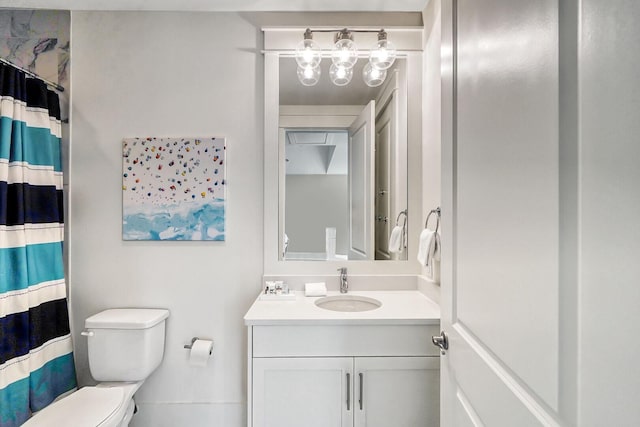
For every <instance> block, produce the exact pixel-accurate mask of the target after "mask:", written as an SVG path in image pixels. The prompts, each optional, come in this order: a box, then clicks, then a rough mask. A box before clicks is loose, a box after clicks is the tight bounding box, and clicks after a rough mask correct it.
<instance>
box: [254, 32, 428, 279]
mask: <svg viewBox="0 0 640 427" xmlns="http://www.w3.org/2000/svg"><path fill="white" fill-rule="evenodd" d="M263 31H265V52H264V242H263V244H264V247H263V251H264V252H263V253H264V255H263V256H264V273H263V274H264V275H304V276H314V275H316V276H319V275H335V274H337V273H336V269H337V268H339V267H347V268H348V269H349V274H356V275H371V274H374V275H402V274H406V275H419V274H420V272H421V269H420V265H419V263H418V262H417V260H416V254H417V249H418V236H419V232H420V230H422V227H423V222H424V221H423V218H421V217H420V216H421V212H422V200H421V194H422V178H421V177H422V149H421V147H422V98H423V94H422V45H421V43H420V46H419V47H418V48H417V49H416V48H415V46H414V45H415V43H414V44H413V45H411V44H410V46H409V49H408V48H407V47H406V46H407V44H406V43H405V44H404V45H403V44H402V43H401V44H399V45H398V54H399V56H402V57H403V58H405V59H406V61H407V85H408V87H409V88H411V89H410V91H409V92H410V93H412V94H415V93H418V94H420V95H421V96H410V97H409V98H408V100H407V102H408V104H407V153H408V159H407V176H408V177H409V179H408V182H407V200H408V210H409V215H408V216H409V221H408V248H407V250H408V252H407V253H408V255H407V256H408V259H407V260H403V261H392V260H384V261H380V260H378V261H375V260H371V261H364V260H346V261H345V260H328V261H304V260H281V259H279V258H280V257H279V252H278V250H279V249H278V248H279V247H280V246H281V242H280V240H281V238H280V237H279V236H280V232H279V230H280V229H281V227H282V226H283V224H281V222H282V221H281V218H282V216H280V215H279V209H280V202H279V200H280V199H279V195H280V194H281V192H282V191H284V179H282V175H283V171H281V170H280V168H279V163H280V162H279V132H280V127H279V116H280V103H279V71H280V58H281V57H282V56H292V55H293V51H294V50H293V48H285V49H283V48H280V49H273V50H269V47H270V46H269V45H270V43H269V37H268V33H267V32H268V31H269V30H268V29H264V28H263ZM273 31H276V32H277V33H276V34H277V35H278V37H282V32H283V30H282V29H281V28H280V29H276V30H273ZM301 31H302V32H304V29H302V30H301ZM407 31H409V30H407ZM411 31H413V32H415V34H414V35H416V34H418V35H419V37H420V40H421V37H422V29H421V28H420V29H419V30H418V29H413V30H411ZM302 32H300V30H299V29H295V31H293V32H292V33H291V35H292V41H291V42H290V43H291V44H290V46H295V42H297V41H298V39H299V37H300V34H302ZM403 34H404V33H403ZM389 37H390V38H391V37H392V36H391V35H390V36H389ZM394 41H395V39H394ZM412 46H413V47H414V48H413V49H410V47H412ZM401 49H403V50H401ZM411 177H416V178H415V179H411Z"/></svg>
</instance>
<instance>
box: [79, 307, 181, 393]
mask: <svg viewBox="0 0 640 427" xmlns="http://www.w3.org/2000/svg"><path fill="white" fill-rule="evenodd" d="M167 317H169V310H166V309H156V308H115V309H110V310H105V311H102V312H100V313H98V314H95V315H93V316H91V317H89V318H88V319H87V320H85V324H84V325H85V328H86V331H85V332H83V335H86V336H87V347H88V350H89V368H90V370H91V376H92V377H93V379H95V380H96V381H142V380H144V379H146V378H147V377H148V376H149V375H151V373H152V372H153V371H154V370H155V369H156V368H157V367H158V366H159V365H160V362H161V361H162V357H163V355H164V331H165V319H166V318H167Z"/></svg>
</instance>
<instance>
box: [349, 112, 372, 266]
mask: <svg viewBox="0 0 640 427" xmlns="http://www.w3.org/2000/svg"><path fill="white" fill-rule="evenodd" d="M375 110H376V108H375V101H371V102H369V103H368V104H367V105H366V107H364V109H363V110H362V112H361V113H360V115H359V116H358V117H357V118H356V119H355V120H354V121H353V123H352V124H351V126H350V127H349V172H348V173H349V259H371V260H372V259H373V258H374V221H373V214H374V210H373V204H374V197H373V185H374V169H375V168H374V152H373V151H374V141H373V139H374V130H375V129H374V128H375Z"/></svg>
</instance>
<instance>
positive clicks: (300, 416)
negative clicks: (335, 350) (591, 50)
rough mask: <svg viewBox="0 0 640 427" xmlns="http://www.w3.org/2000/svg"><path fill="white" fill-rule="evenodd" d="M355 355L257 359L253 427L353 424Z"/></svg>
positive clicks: (253, 388)
mask: <svg viewBox="0 0 640 427" xmlns="http://www.w3.org/2000/svg"><path fill="white" fill-rule="evenodd" d="M352 370H353V358H351V357H337V358H254V359H253V387H252V390H253V427H301V426H304V427H351V426H352V425H353V403H352V401H353V399H352V394H353V393H352V390H351V384H352V382H353V380H352Z"/></svg>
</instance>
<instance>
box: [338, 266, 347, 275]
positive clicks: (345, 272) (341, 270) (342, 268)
mask: <svg viewBox="0 0 640 427" xmlns="http://www.w3.org/2000/svg"><path fill="white" fill-rule="evenodd" d="M337 271H339V272H340V274H347V267H340V268H339V269H338V270H337Z"/></svg>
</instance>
